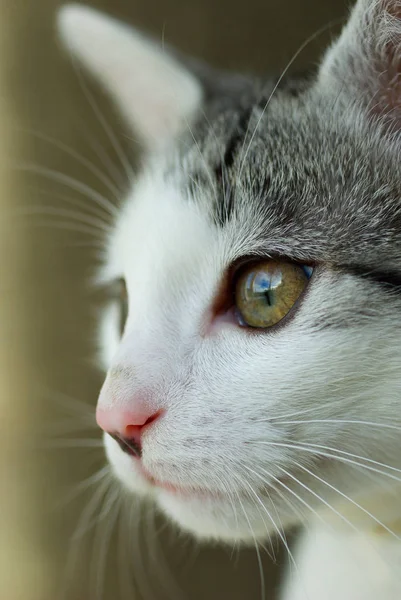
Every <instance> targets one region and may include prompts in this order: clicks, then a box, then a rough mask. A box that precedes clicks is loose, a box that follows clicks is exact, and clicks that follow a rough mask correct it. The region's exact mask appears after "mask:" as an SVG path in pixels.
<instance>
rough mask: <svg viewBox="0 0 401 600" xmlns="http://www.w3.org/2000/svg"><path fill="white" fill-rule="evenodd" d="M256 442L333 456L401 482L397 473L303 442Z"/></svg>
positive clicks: (257, 442)
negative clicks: (329, 452)
mask: <svg viewBox="0 0 401 600" xmlns="http://www.w3.org/2000/svg"><path fill="white" fill-rule="evenodd" d="M253 443H256V444H264V445H268V446H278V447H280V446H281V447H282V448H288V449H293V450H303V451H304V452H308V453H309V454H313V455H315V456H316V457H318V456H324V457H325V458H333V459H335V460H338V461H340V462H344V463H348V464H351V465H354V466H357V467H363V468H364V469H367V470H368V471H372V472H373V473H378V474H379V475H384V476H385V477H388V478H390V479H393V480H394V481H397V482H399V483H401V478H399V477H396V476H395V475H392V474H391V473H387V472H386V471H382V470H380V469H376V468H374V467H371V466H369V465H365V464H363V463H359V462H356V461H355V460H351V459H350V458H345V457H343V456H336V455H334V454H328V453H327V452H322V451H321V450H318V449H316V450H314V449H313V448H309V447H307V446H303V445H302V444H292V443H291V444H285V443H282V442H262V441H256V442H253Z"/></svg>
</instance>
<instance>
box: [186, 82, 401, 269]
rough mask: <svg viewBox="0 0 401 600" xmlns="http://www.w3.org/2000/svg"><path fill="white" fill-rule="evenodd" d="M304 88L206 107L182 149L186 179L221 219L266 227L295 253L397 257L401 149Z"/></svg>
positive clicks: (265, 242)
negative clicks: (399, 158)
mask: <svg viewBox="0 0 401 600" xmlns="http://www.w3.org/2000/svg"><path fill="white" fill-rule="evenodd" d="M269 89H270V90H271V86H270V88H269ZM298 92H299V93H294V90H293V89H292V90H291V92H290V93H289V92H288V91H287V90H279V91H278V92H277V93H275V94H274V95H273V96H271V94H269V93H263V94H259V95H258V94H256V93H255V94H254V96H252V95H248V97H247V100H248V103H247V102H243V101H242V103H240V104H239V105H238V106H235V105H234V104H233V103H232V104H231V105H230V106H229V107H223V108H222V109H221V110H220V111H219V110H218V109H217V108H216V106H214V107H213V110H212V111H210V113H209V114H208V113H207V111H206V110H205V111H204V112H203V114H202V115H200V117H199V120H198V122H197V123H196V124H195V126H194V128H193V129H192V131H191V136H190V138H191V142H192V143H189V144H188V140H186V144H184V145H183V146H182V148H181V153H180V167H181V168H184V170H185V172H186V173H187V174H188V181H187V182H186V185H188V186H189V188H191V190H192V192H193V196H194V197H195V198H196V197H197V196H198V195H199V194H198V193H197V190H199V188H200V189H202V192H203V193H202V198H204V197H207V198H208V199H209V208H210V215H211V218H212V219H213V220H214V222H215V223H216V224H218V225H219V226H221V227H225V226H226V225H227V223H228V222H229V221H230V219H232V218H233V216H235V218H236V221H237V225H238V226H240V227H241V226H242V227H243V229H244V230H245V229H247V230H249V229H252V227H257V228H258V229H259V230H260V240H259V241H260V245H261V246H265V247H266V248H268V247H269V246H270V247H274V248H281V249H282V250H281V252H282V253H283V254H285V255H287V256H289V257H294V258H297V259H308V260H316V261H323V262H328V263H333V264H336V263H338V264H347V263H355V264H358V265H361V266H363V265H367V266H370V267H373V266H375V263H376V261H377V257H378V255H379V256H380V260H384V261H390V262H394V261H396V262H397V263H398V257H399V253H400V247H399V245H400V234H401V219H400V217H399V213H400V206H401V205H400V200H399V199H400V193H401V187H400V181H401V178H400V175H401V172H400V167H399V164H398V160H396V157H397V155H398V150H397V149H396V148H395V147H394V145H393V144H392V142H391V141H390V140H389V139H388V138H387V139H386V138H385V137H383V136H380V135H379V134H378V131H377V130H378V127H377V124H373V123H372V122H369V120H368V119H367V118H366V117H365V116H364V115H363V114H362V113H361V112H358V110H357V109H356V108H354V107H348V108H349V110H348V111H346V112H344V107H343V106H340V105H338V104H337V103H336V102H335V101H334V102H332V103H331V104H330V103H329V104H328V103H327V100H326V101H323V100H322V98H321V97H319V94H317V93H316V91H315V90H312V89H307V88H306V89H305V88H300V91H299V90H298ZM261 224H263V226H262V227H261Z"/></svg>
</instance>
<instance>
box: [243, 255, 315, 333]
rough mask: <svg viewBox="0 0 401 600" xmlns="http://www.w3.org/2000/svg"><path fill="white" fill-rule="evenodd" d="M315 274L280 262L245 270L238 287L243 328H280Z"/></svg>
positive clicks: (300, 267) (306, 267)
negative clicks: (278, 325) (274, 326)
mask: <svg viewBox="0 0 401 600" xmlns="http://www.w3.org/2000/svg"><path fill="white" fill-rule="evenodd" d="M312 272H313V268H312V267H309V266H306V265H299V264H297V263H291V262H285V261H278V260H264V261H259V262H253V263H247V264H246V265H244V266H243V267H241V268H240V269H239V271H238V272H237V274H236V278H235V285H234V299H235V306H236V309H237V318H238V321H239V324H240V325H241V326H243V327H255V328H259V329H266V328H268V327H273V325H277V323H279V322H280V321H281V320H282V319H283V318H284V317H285V316H286V315H287V314H288V313H289V312H290V310H291V309H292V308H293V306H294V305H295V303H296V302H297V300H298V299H299V297H300V296H301V294H302V292H303V291H304V290H305V288H306V286H307V285H308V282H309V279H310V278H311V276H312Z"/></svg>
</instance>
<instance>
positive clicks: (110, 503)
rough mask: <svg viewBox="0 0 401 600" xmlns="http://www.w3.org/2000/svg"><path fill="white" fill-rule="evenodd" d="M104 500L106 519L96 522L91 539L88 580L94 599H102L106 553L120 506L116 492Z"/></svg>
mask: <svg viewBox="0 0 401 600" xmlns="http://www.w3.org/2000/svg"><path fill="white" fill-rule="evenodd" d="M106 500H107V502H106ZM106 500H105V502H104V504H105V508H103V510H102V513H105V514H106V515H107V517H108V519H106V520H104V521H103V520H101V519H99V521H98V522H97V524H96V530H95V535H94V539H93V547H94V552H93V556H92V561H91V565H90V567H89V580H90V581H91V582H92V585H91V589H92V590H93V591H94V598H95V599H96V600H102V598H103V596H104V582H105V572H106V568H105V567H106V561H107V555H108V552H109V548H110V540H111V536H112V534H113V530H114V527H115V524H116V521H117V518H118V514H119V508H120V503H118V502H117V500H118V494H117V495H116V494H114V495H111V494H110V498H106ZM116 503H117V504H116ZM101 524H102V525H101Z"/></svg>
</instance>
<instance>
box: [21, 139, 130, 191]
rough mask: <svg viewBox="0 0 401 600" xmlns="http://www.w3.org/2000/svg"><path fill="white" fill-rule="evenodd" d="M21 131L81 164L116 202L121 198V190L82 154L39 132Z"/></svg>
mask: <svg viewBox="0 0 401 600" xmlns="http://www.w3.org/2000/svg"><path fill="white" fill-rule="evenodd" d="M22 131H23V132H24V133H27V134H28V135H32V136H33V137H36V138H37V139H40V140H43V141H44V142H46V143H48V144H49V145H51V146H53V147H55V148H58V149H59V150H61V151H62V152H64V153H65V154H68V155H69V156H71V157H72V158H74V159H75V160H76V161H77V162H78V163H79V164H81V165H82V166H83V167H85V168H86V169H87V170H88V171H89V172H90V173H92V174H93V175H94V176H95V177H97V179H98V180H99V181H100V182H101V183H103V185H104V186H105V187H106V188H107V189H108V190H109V192H111V193H112V194H113V196H114V197H115V198H116V200H118V199H119V198H120V197H121V190H119V189H118V187H117V186H116V185H115V184H114V183H113V182H112V181H111V180H110V179H109V178H108V177H107V176H106V175H105V174H104V173H103V172H102V171H101V170H100V169H98V168H97V167H96V166H95V165H94V164H93V163H92V162H91V161H90V160H88V159H87V158H85V157H84V156H82V154H80V153H79V152H77V151H76V150H74V148H71V147H70V146H68V145H67V144H64V143H63V142H61V141H59V140H56V139H54V138H52V137H50V136H48V135H46V134H44V133H41V132H40V131H35V130H33V129H23V130H22Z"/></svg>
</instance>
